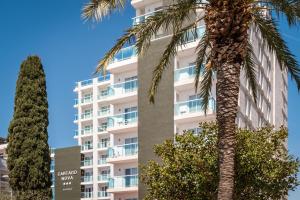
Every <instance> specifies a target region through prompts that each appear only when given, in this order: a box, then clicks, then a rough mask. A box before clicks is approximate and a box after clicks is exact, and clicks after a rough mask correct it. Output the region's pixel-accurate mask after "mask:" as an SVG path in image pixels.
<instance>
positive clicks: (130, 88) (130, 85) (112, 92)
mask: <svg viewBox="0 0 300 200" xmlns="http://www.w3.org/2000/svg"><path fill="white" fill-rule="evenodd" d="M137 89H138V80H137V79H136V80H131V81H126V82H123V83H117V84H115V85H112V86H110V87H108V88H107V90H106V91H104V92H102V93H101V94H99V95H98V99H99V100H101V99H106V98H108V97H111V96H118V95H122V94H126V93H129V92H135V91H137Z"/></svg>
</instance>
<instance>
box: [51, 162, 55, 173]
mask: <svg viewBox="0 0 300 200" xmlns="http://www.w3.org/2000/svg"><path fill="white" fill-rule="evenodd" d="M54 169H55V165H54V164H51V165H50V171H52V172H53V171H54Z"/></svg>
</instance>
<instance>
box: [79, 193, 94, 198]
mask: <svg viewBox="0 0 300 200" xmlns="http://www.w3.org/2000/svg"><path fill="white" fill-rule="evenodd" d="M81 198H83V199H88V198H93V192H81Z"/></svg>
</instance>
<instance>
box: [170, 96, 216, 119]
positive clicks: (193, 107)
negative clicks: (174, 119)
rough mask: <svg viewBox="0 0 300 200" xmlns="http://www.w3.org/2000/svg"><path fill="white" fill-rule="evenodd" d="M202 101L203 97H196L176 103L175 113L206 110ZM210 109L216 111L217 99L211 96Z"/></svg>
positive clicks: (183, 113) (182, 113)
mask: <svg viewBox="0 0 300 200" xmlns="http://www.w3.org/2000/svg"><path fill="white" fill-rule="evenodd" d="M201 101H202V100H201V99H195V100H190V101H185V102H179V103H177V104H175V115H185V114H189V113H196V112H204V110H203V108H202V105H201ZM208 111H213V112H214V111H215V100H214V99H213V98H210V100H209V103H208Z"/></svg>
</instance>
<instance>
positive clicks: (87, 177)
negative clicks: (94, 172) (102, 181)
mask: <svg viewBox="0 0 300 200" xmlns="http://www.w3.org/2000/svg"><path fill="white" fill-rule="evenodd" d="M92 181H93V176H82V177H81V182H85V183H86V182H92Z"/></svg>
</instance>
